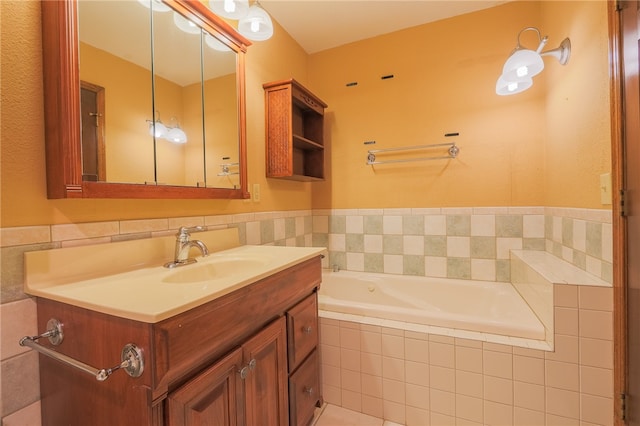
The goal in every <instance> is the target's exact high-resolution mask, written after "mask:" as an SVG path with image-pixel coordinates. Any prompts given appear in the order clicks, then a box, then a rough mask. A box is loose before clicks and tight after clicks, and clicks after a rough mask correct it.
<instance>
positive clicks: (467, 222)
mask: <svg viewBox="0 0 640 426" xmlns="http://www.w3.org/2000/svg"><path fill="white" fill-rule="evenodd" d="M313 244H314V245H316V246H326V247H327V248H328V249H329V260H328V264H329V265H330V266H331V267H338V268H340V269H348V270H352V271H365V272H378V273H391V274H404V275H419V276H431V277H447V278H459V279H474V280H488V281H509V280H510V271H509V251H510V250H521V249H525V250H546V251H548V252H550V253H552V254H554V255H555V256H558V257H560V258H562V259H564V260H566V261H568V262H569V263H572V264H574V265H575V266H577V267H579V268H581V269H583V270H586V271H587V272H590V273H592V274H594V275H596V276H598V277H600V278H602V279H604V280H605V281H607V282H609V283H610V282H611V280H612V267H611V262H612V228H611V212H610V211H607V210H588V209H567V208H546V207H498V208H484V207H483V208H441V209H440V208H432V209H343V210H341V209H336V210H315V211H314V218H313Z"/></svg>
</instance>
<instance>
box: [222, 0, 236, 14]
mask: <svg viewBox="0 0 640 426" xmlns="http://www.w3.org/2000/svg"><path fill="white" fill-rule="evenodd" d="M224 11H225V12H227V13H233V12H235V11H236V2H234V1H233V0H224Z"/></svg>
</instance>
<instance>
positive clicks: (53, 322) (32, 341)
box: [20, 318, 144, 382]
mask: <svg viewBox="0 0 640 426" xmlns="http://www.w3.org/2000/svg"><path fill="white" fill-rule="evenodd" d="M43 337H46V338H48V339H49V342H50V343H51V344H52V345H54V346H58V345H60V344H61V343H62V341H63V340H64V333H63V331H62V323H61V322H60V321H58V320H57V319H55V318H51V319H50V320H49V321H48V322H47V331H45V332H44V333H42V334H41V335H39V336H24V337H23V338H22V339H20V346H27V347H29V348H31V349H33V350H35V351H38V352H40V353H41V354H43V355H46V356H48V357H51V358H53V359H55V360H56V361H59V362H61V363H63V364H66V365H68V366H70V367H73V368H76V369H78V370H80V371H83V372H85V373H87V374H91V375H92V376H94V377H95V378H96V380H98V381H99V382H104V381H105V380H107V379H108V378H109V376H110V375H111V374H113V373H114V372H115V371H117V370H119V369H121V368H122V369H124V371H125V372H126V373H127V374H128V375H129V376H131V377H140V376H141V375H142V372H143V371H144V356H143V354H142V349H140V348H139V347H137V346H136V345H135V344H133V343H127V344H126V345H124V347H123V348H122V352H121V354H120V360H121V361H120V364H118V365H116V366H114V367H111V368H101V369H98V368H95V367H92V366H90V365H88V364H85V363H84V362H82V361H78V360H77V359H75V358H71V357H70V356H68V355H65V354H62V353H59V352H56V351H54V350H53V349H49V348H48V347H46V346H42V345H41V344H40V343H38V342H37V340H38V339H41V338H43Z"/></svg>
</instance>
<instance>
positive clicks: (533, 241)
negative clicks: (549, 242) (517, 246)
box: [522, 238, 545, 251]
mask: <svg viewBox="0 0 640 426" xmlns="http://www.w3.org/2000/svg"><path fill="white" fill-rule="evenodd" d="M522 248H523V249H524V250H542V251H544V250H545V240H544V238H524V239H523V240H522Z"/></svg>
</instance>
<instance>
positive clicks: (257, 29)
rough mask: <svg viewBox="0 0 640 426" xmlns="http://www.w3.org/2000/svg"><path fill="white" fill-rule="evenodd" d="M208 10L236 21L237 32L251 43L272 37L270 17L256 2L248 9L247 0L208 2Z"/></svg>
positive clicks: (216, 0)
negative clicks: (251, 41)
mask: <svg viewBox="0 0 640 426" xmlns="http://www.w3.org/2000/svg"><path fill="white" fill-rule="evenodd" d="M209 9H211V10H212V11H213V12H214V13H215V14H217V15H220V16H222V17H224V18H229V19H237V20H238V32H239V33H240V34H242V35H243V36H245V37H246V38H248V39H249V40H253V41H264V40H268V39H270V38H271V36H272V35H273V22H272V21H271V17H270V16H269V14H268V13H267V11H266V10H264V9H263V8H262V7H261V6H260V4H259V3H258V2H257V1H256V2H255V3H254V4H253V5H252V6H251V7H249V0H209Z"/></svg>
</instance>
